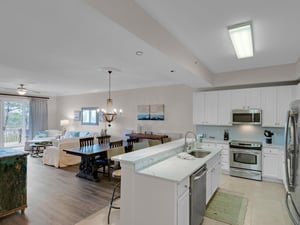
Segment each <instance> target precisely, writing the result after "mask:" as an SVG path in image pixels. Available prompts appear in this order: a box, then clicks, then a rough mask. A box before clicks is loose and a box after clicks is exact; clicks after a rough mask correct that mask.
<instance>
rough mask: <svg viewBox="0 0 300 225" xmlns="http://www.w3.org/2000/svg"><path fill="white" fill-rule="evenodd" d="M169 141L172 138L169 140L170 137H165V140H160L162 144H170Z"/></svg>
mask: <svg viewBox="0 0 300 225" xmlns="http://www.w3.org/2000/svg"><path fill="white" fill-rule="evenodd" d="M171 141H172V138H170V137H166V138H163V139H162V143H167V142H171Z"/></svg>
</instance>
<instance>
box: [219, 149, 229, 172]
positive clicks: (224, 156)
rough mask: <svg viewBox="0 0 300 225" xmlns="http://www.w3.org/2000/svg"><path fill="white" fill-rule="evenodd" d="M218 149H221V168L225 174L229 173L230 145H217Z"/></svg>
mask: <svg viewBox="0 0 300 225" xmlns="http://www.w3.org/2000/svg"><path fill="white" fill-rule="evenodd" d="M217 148H218V149H221V168H222V171H224V172H225V173H229V145H228V144H217Z"/></svg>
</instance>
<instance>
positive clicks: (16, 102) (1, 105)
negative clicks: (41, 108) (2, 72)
mask: <svg viewBox="0 0 300 225" xmlns="http://www.w3.org/2000/svg"><path fill="white" fill-rule="evenodd" d="M0 109H1V114H0V117H1V120H0V125H1V127H2V129H1V135H0V136H1V138H0V147H18V146H23V145H24V143H25V141H26V138H27V136H28V129H29V100H27V99H14V98H12V99H10V98H6V99H5V98H1V99H0Z"/></svg>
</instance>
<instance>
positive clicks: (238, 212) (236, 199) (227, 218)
mask: <svg viewBox="0 0 300 225" xmlns="http://www.w3.org/2000/svg"><path fill="white" fill-rule="evenodd" d="M247 204H248V200H247V199H246V198H244V197H242V196H239V195H236V194H233V193H229V192H225V191H222V190H218V191H217V192H216V194H215V195H214V197H213V199H212V200H211V201H210V203H209V204H208V206H207V208H206V211H205V216H206V217H208V218H211V219H213V220H217V221H220V222H223V223H227V224H231V225H243V224H244V219H245V215H246V210H247Z"/></svg>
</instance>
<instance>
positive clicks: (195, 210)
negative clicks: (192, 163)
mask: <svg viewBox="0 0 300 225" xmlns="http://www.w3.org/2000/svg"><path fill="white" fill-rule="evenodd" d="M190 188H191V189H190V225H199V224H200V223H202V220H203V216H204V213H205V208H206V205H205V203H206V166H203V167H201V168H200V169H199V170H197V171H196V172H195V173H193V174H192V175H191V177H190Z"/></svg>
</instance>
